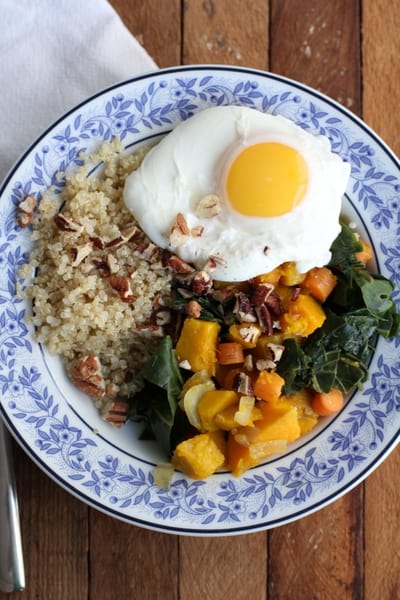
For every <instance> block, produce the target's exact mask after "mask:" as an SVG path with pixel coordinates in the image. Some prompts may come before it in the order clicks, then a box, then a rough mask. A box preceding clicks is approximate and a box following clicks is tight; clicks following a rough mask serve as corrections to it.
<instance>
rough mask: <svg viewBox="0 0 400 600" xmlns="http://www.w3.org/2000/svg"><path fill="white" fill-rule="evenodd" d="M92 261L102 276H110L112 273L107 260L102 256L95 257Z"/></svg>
mask: <svg viewBox="0 0 400 600" xmlns="http://www.w3.org/2000/svg"><path fill="white" fill-rule="evenodd" d="M91 262H92V264H93V265H94V266H95V267H96V269H97V270H98V271H99V274H100V277H108V276H109V275H110V267H109V266H108V264H107V262H106V261H105V260H103V259H101V258H93V259H92V261H91Z"/></svg>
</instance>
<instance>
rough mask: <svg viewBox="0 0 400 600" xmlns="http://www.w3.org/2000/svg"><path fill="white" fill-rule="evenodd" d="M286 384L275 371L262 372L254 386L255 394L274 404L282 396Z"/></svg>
mask: <svg viewBox="0 0 400 600" xmlns="http://www.w3.org/2000/svg"><path fill="white" fill-rule="evenodd" d="M284 383H285V381H284V379H283V378H282V377H281V376H280V375H278V373H276V372H275V371H260V373H259V374H258V377H257V379H256V380H255V382H254V385H253V390H254V394H255V396H257V397H258V398H261V399H262V400H265V401H266V402H274V401H275V400H278V398H279V396H280V395H281V393H282V387H283V384H284Z"/></svg>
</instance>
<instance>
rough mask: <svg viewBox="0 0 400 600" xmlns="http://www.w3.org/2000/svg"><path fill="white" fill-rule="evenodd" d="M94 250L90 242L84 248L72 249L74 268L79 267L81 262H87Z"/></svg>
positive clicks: (72, 264)
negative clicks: (86, 259)
mask: <svg viewBox="0 0 400 600" xmlns="http://www.w3.org/2000/svg"><path fill="white" fill-rule="evenodd" d="M92 250H93V244H92V242H88V243H87V244H83V246H77V247H76V248H71V254H72V263H71V266H72V267H78V266H79V265H80V264H81V262H83V261H84V260H85V258H87V257H88V256H89V254H90V253H91V252H92Z"/></svg>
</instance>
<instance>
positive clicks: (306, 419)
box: [298, 415, 318, 435]
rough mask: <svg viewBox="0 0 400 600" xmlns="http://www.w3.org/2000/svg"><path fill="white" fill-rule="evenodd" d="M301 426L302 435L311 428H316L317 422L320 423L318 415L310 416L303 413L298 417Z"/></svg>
mask: <svg viewBox="0 0 400 600" xmlns="http://www.w3.org/2000/svg"><path fill="white" fill-rule="evenodd" d="M298 422H299V427H300V435H305V434H306V433H308V432H309V431H311V429H314V427H315V426H316V424H317V423H318V417H310V416H309V415H302V416H301V417H298Z"/></svg>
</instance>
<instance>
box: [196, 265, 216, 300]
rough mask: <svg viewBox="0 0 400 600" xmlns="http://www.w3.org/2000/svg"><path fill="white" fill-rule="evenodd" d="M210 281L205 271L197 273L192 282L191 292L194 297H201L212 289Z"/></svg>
mask: <svg viewBox="0 0 400 600" xmlns="http://www.w3.org/2000/svg"><path fill="white" fill-rule="evenodd" d="M212 284H213V282H212V279H211V277H210V275H209V274H208V273H206V272H205V271H197V272H196V273H195V275H194V277H193V281H192V291H193V293H194V294H196V296H203V295H204V294H206V293H207V292H209V291H210V289H211V288H212Z"/></svg>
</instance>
